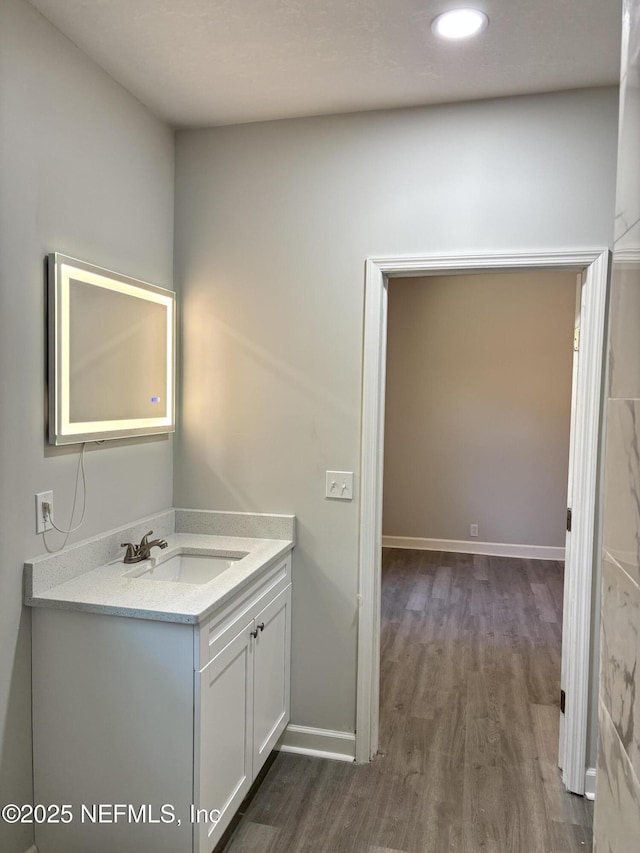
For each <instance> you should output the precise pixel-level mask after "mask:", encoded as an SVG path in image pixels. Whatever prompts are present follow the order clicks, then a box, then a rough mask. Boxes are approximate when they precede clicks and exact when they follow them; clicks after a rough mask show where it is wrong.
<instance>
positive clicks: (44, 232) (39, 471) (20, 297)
mask: <svg viewBox="0 0 640 853" xmlns="http://www.w3.org/2000/svg"><path fill="white" fill-rule="evenodd" d="M173 154H174V149H173V132H172V131H170V130H169V129H168V128H166V127H165V126H163V125H162V124H160V123H159V122H158V121H156V120H155V119H154V118H152V117H151V116H150V115H149V113H148V112H147V111H146V110H145V109H144V108H143V107H142V106H141V105H140V104H139V103H138V102H137V101H136V100H135V99H134V98H133V97H132V96H131V95H129V94H128V93H127V92H125V91H124V90H123V89H122V88H121V87H119V86H118V85H117V84H116V83H114V82H113V81H112V80H111V79H110V78H109V77H107V76H106V74H104V73H103V72H102V71H100V70H99V69H98V68H97V66H96V65H94V64H93V63H92V62H90V61H89V60H88V59H87V58H86V57H85V56H84V55H83V54H82V53H80V51H78V50H77V49H76V48H75V47H74V46H73V45H72V44H71V42H69V41H68V40H67V39H66V38H65V37H63V36H62V35H61V34H60V33H58V31H57V30H55V29H54V28H53V27H52V26H51V25H50V24H49V23H47V22H46V21H45V20H44V18H42V17H41V16H40V15H39V14H38V13H37V12H36V11H35V10H34V9H33V8H32V7H31V6H29V5H28V4H26V3H25V2H23V0H2V3H1V4H0V466H1V467H0V524H1V527H0V534H1V535H0V802H3V803H5V802H15V803H28V802H30V801H31V798H32V785H31V728H30V719H31V718H30V713H31V712H30V701H31V700H30V619H29V612H28V610H26V609H23V608H22V603H21V602H22V563H23V561H24V560H25V559H26V558H28V557H31V556H34V555H36V554H38V553H41V552H42V551H43V550H44V545H43V541H42V537H36V535H35V530H34V525H35V514H34V493H35V492H37V491H42V490H44V489H54V492H55V504H56V510H57V514H58V515H57V517H58V522H59V523H60V522H62V523H63V524H65V523H67V522H68V513H69V511H70V508H71V504H70V501H71V495H72V491H73V480H74V476H75V466H76V461H77V449H69V448H68V449H54V448H49V447H47V445H46V444H45V438H44V387H45V386H44V375H45V349H44V347H45V302H44V275H43V259H44V256H45V254H46V253H47V252H50V251H60V252H63V253H66V254H69V255H72V256H75V257H79V258H82V259H85V260H88V261H91V262H93V263H95V264H98V265H101V266H105V267H108V268H111V269H116V270H119V271H122V272H125V273H127V274H129V275H131V276H135V277H138V278H142V279H147V280H150V281H153V282H155V283H157V284H160V285H164V286H168V287H171V286H172V263H173V177H174V175H173V165H174V158H173ZM86 462H87V477H88V485H89V504H88V509H87V517H86V521H85V523H84V526H83V528H82V529H81V531H80V532H79V533H78V534H75V536H74V537H71V538H70V541H74V539H78V538H83V537H85V536H88V535H92V534H95V533H96V532H98V531H101V530H105V529H108V528H110V527H113V526H115V525H119V524H123V523H125V522H126V521H128V520H129V519H131V518H136V517H139V516H141V515H146V514H148V513H151V512H153V511H155V510H158V509H161V508H163V507H166V506H169V505H170V504H171V497H172V495H171V493H172V442H171V440H169V439H167V438H158V439H155V440H148V439H145V440H140V441H129V442H127V443H122V442H116V443H115V444H112V443H107V444H104V445H102V446H101V447H97V446H95V445H94V446H93V447H91V448H89V449H88V451H87V460H86ZM47 539H48V542H49V543H50V544H51V545H54V546H55V545H57V544H58V543H59V542H60V540H61V537H59V536H57V535H56V536H51V537H47ZM31 839H32V832H31V830H30V828H29V827H28V826H24V827H20V826H15V827H11V826H9V825H8V824H6V823H2V822H0V849H1V850H2V851H3V853H22V851H24V850H26V848H27V847H29V845H30V844H31Z"/></svg>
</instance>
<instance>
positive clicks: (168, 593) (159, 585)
mask: <svg viewBox="0 0 640 853" xmlns="http://www.w3.org/2000/svg"><path fill="white" fill-rule="evenodd" d="M166 540H167V543H168V548H166V549H165V550H163V551H161V552H157V551H156V552H154V556H156V557H159V560H158V562H159V563H160V562H165V560H168V559H170V558H171V557H172V556H174V555H176V554H179V553H191V554H203V555H206V554H208V553H211V552H214V553H218V552H227V553H228V555H229V556H233V555H234V553H238V552H244V551H246V552H248V554H247V556H246V557H243V558H242V559H240V560H238V562H237V563H235V564H234V565H233V566H231V567H230V568H228V569H226V570H225V571H224V572H222V573H221V574H220V575H218V576H217V577H215V578H214V579H213V580H211V581H209V582H208V583H206V584H190V583H183V582H176V581H165V580H151V579H149V580H147V579H145V578H142V577H140V578H136V577H126V576H125V575H126V573H130V572H133V571H135V570H136V569H140V570H141V571H142V570H143V568H144V565H145V564H144V563H133V564H127V563H123V562H122V560H118V561H115V562H111V563H107V564H106V565H103V566H98V567H97V568H95V569H92V570H90V571H87V572H84V573H82V574H79V575H77V576H76V577H74V578H72V579H71V580H68V581H66V582H64V583H60V584H57V585H56V586H53V587H51V588H50V589H48V590H45V591H42V592H39V593H32V595H31V596H25V604H28V605H29V606H31V607H54V608H58V609H61V610H83V611H88V612H92V613H107V614H111V615H113V616H130V617H135V618H137V619H155V620H160V621H164V622H185V623H198V622H202V621H204V620H205V619H206V618H207V617H208V616H209V615H210V613H211V612H212V611H213V610H215V609H217V608H218V607H220V605H222V604H224V602H225V601H226V600H227V599H229V598H230V597H232V596H234V595H235V594H236V593H237V592H239V591H241V590H242V589H243V588H244V587H246V586H247V585H248V584H250V583H251V582H252V581H253V580H255V578H257V577H258V576H259V575H260V574H262V573H263V571H265V570H266V569H267V568H269V567H270V566H272V565H273V564H274V563H275V562H277V561H278V560H279V559H281V558H282V557H283V556H285V555H286V554H287V553H288V552H289V551H290V550H291V548H292V546H293V542H292V541H290V540H284V539H251V538H243V537H238V536H208V535H202V534H196V533H174V534H171V535H169V536H167V537H166Z"/></svg>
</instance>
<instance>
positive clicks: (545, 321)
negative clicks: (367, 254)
mask: <svg viewBox="0 0 640 853" xmlns="http://www.w3.org/2000/svg"><path fill="white" fill-rule="evenodd" d="M576 283H577V275H576V273H575V272H549V271H537V272H523V273H488V274H483V275H456V276H432V277H427V278H404V279H394V280H392V281H391V282H390V284H389V320H388V334H387V386H386V416H385V457H384V511H383V522H382V530H383V534H384V535H385V536H408V537H418V538H423V539H449V540H451V539H453V540H470V538H471V537H470V534H469V526H470V524H478V525H479V541H481V542H499V543H510V544H517V545H537V546H540V545H543V546H554V547H561V548H563V547H564V541H565V518H566V507H567V503H566V501H567V474H568V467H569V428H570V421H571V371H572V362H573V327H574V322H575V302H576ZM471 541H473V540H471Z"/></svg>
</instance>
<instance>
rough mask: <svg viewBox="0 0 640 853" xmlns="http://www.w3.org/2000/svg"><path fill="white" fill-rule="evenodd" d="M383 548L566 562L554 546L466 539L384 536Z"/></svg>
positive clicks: (562, 549)
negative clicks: (470, 540)
mask: <svg viewBox="0 0 640 853" xmlns="http://www.w3.org/2000/svg"><path fill="white" fill-rule="evenodd" d="M382 547H383V548H414V549H415V550H417V551H450V552H454V553H457V554H483V555H484V556H487V557H524V558H525V559H527V560H564V548H556V547H554V546H553V545H511V544H509V543H506V544H503V543H502V542H469V541H468V540H466V539H420V538H418V537H414V536H383V537H382Z"/></svg>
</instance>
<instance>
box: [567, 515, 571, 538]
mask: <svg viewBox="0 0 640 853" xmlns="http://www.w3.org/2000/svg"><path fill="white" fill-rule="evenodd" d="M567 533H571V510H570V509H568V510H567Z"/></svg>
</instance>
